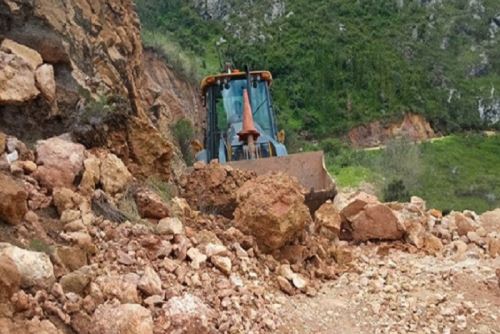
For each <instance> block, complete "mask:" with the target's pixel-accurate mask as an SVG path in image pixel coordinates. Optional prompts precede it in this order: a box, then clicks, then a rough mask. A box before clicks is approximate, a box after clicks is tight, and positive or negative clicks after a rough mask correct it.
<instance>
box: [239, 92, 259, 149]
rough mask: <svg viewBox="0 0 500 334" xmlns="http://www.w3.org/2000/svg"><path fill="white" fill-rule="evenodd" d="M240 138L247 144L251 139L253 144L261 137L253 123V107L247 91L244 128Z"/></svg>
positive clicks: (244, 106) (244, 97) (244, 99)
mask: <svg viewBox="0 0 500 334" xmlns="http://www.w3.org/2000/svg"><path fill="white" fill-rule="evenodd" d="M238 136H239V138H240V140H241V141H245V142H248V139H249V137H251V139H252V142H253V140H256V139H257V138H259V136H260V133H259V131H257V129H256V128H255V124H254V123H253V115H252V107H251V106H250V99H249V97H248V91H247V90H246V89H243V127H242V129H241V131H240V132H239V133H238Z"/></svg>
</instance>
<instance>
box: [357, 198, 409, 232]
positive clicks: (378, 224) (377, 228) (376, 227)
mask: <svg viewBox="0 0 500 334" xmlns="http://www.w3.org/2000/svg"><path fill="white" fill-rule="evenodd" d="M350 222H351V229H352V238H353V239H354V240H355V241H368V240H372V239H376V240H398V239H401V238H402V237H403V235H404V229H403V227H402V225H401V224H400V223H399V221H398V218H397V217H396V215H395V214H394V212H393V211H392V210H391V209H389V207H387V206H386V205H384V204H366V205H365V206H364V209H362V211H360V212H359V213H358V214H357V215H356V216H354V217H351V218H350Z"/></svg>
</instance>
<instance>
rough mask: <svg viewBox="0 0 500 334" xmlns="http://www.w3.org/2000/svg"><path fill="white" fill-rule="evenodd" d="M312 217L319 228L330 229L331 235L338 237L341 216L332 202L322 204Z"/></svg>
mask: <svg viewBox="0 0 500 334" xmlns="http://www.w3.org/2000/svg"><path fill="white" fill-rule="evenodd" d="M314 219H315V221H316V224H318V227H319V228H320V229H326V230H328V231H330V232H331V234H332V235H333V236H337V237H338V236H339V235H340V225H341V223H342V217H341V216H340V213H339V212H338V211H337V209H336V207H335V205H334V204H333V203H331V202H327V203H325V204H323V205H322V206H321V207H320V208H319V209H318V210H316V212H315V213H314Z"/></svg>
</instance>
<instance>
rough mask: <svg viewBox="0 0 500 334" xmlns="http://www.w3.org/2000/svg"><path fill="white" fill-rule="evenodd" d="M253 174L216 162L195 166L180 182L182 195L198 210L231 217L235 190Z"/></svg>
mask: <svg viewBox="0 0 500 334" xmlns="http://www.w3.org/2000/svg"><path fill="white" fill-rule="evenodd" d="M252 177H254V174H252V173H250V172H247V171H242V170H239V169H234V168H232V167H231V166H227V165H221V164H218V163H210V164H208V165H205V164H202V163H200V164H196V166H195V168H194V170H193V171H192V172H191V173H190V174H187V175H184V176H183V179H182V184H181V185H182V196H183V197H184V198H186V200H187V201H188V202H189V204H190V205H191V206H192V207H193V208H196V209H198V210H200V211H208V212H216V213H219V214H222V215H224V216H226V217H232V214H233V211H234V209H235V208H236V190H237V189H238V188H239V187H241V186H242V185H243V184H244V183H245V182H246V181H247V180H249V179H251V178H252Z"/></svg>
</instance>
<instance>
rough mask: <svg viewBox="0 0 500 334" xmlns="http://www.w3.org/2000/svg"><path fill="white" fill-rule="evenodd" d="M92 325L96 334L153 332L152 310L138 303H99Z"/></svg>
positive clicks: (92, 331)
mask: <svg viewBox="0 0 500 334" xmlns="http://www.w3.org/2000/svg"><path fill="white" fill-rule="evenodd" d="M92 325H93V326H92V327H93V328H92V329H91V331H90V333H95V334H153V318H152V316H151V312H150V311H149V310H148V309H146V308H144V307H142V306H141V305H138V304H121V305H111V304H103V305H99V307H98V308H97V309H96V311H95V313H94V316H93V317H92Z"/></svg>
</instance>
